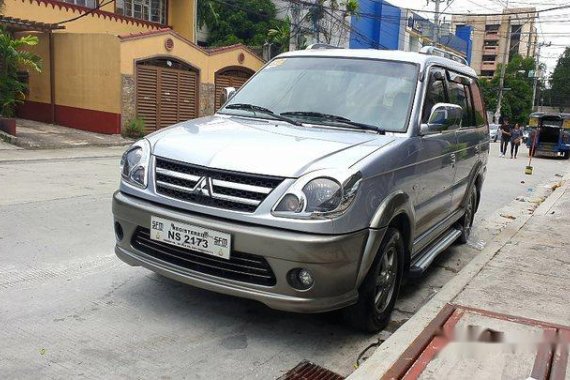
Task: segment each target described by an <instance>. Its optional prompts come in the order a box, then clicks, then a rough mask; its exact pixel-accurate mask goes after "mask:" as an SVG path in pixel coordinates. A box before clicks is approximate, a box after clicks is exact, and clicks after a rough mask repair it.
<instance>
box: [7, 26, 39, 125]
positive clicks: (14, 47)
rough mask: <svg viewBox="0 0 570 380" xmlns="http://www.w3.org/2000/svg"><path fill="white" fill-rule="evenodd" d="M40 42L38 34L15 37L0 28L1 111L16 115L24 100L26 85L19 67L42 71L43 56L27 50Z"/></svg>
mask: <svg viewBox="0 0 570 380" xmlns="http://www.w3.org/2000/svg"><path fill="white" fill-rule="evenodd" d="M38 42H39V40H38V37H36V36H24V37H21V38H17V39H15V38H13V37H12V35H11V34H10V33H8V32H6V31H5V30H2V29H0V113H1V114H2V116H5V117H12V116H14V112H15V108H16V105H17V104H18V103H21V102H23V101H24V98H25V94H24V91H25V90H26V85H25V84H24V83H22V82H21V81H20V79H19V77H18V69H22V68H25V67H29V68H31V69H33V70H36V71H38V72H39V71H41V58H40V57H38V56H37V55H35V54H34V53H32V52H30V51H28V50H25V49H26V48H28V47H30V46H35V45H37V44H38Z"/></svg>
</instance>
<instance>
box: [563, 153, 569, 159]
mask: <svg viewBox="0 0 570 380" xmlns="http://www.w3.org/2000/svg"><path fill="white" fill-rule="evenodd" d="M563 157H564V159H565V160H567V159H569V158H570V151H569V152H564V156H563Z"/></svg>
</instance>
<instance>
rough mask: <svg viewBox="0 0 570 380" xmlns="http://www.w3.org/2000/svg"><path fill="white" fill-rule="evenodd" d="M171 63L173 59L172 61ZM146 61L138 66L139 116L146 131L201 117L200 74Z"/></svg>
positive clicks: (182, 68) (182, 66) (180, 65)
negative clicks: (199, 106) (199, 105)
mask: <svg viewBox="0 0 570 380" xmlns="http://www.w3.org/2000/svg"><path fill="white" fill-rule="evenodd" d="M169 62H171V61H169ZM153 63H155V64H157V65H153V64H149V63H144V64H138V65H137V79H136V91H137V95H136V97H137V115H138V116H139V117H141V118H143V119H144V121H145V129H146V132H152V131H155V130H157V129H160V128H165V127H168V126H170V125H172V124H175V123H177V122H179V121H184V120H188V119H193V118H196V117H198V74H197V73H196V72H195V71H192V70H190V69H189V68H187V69H185V68H184V65H183V64H178V66H179V67H180V68H178V67H177V68H170V67H161V66H158V64H161V62H158V61H157V62H153Z"/></svg>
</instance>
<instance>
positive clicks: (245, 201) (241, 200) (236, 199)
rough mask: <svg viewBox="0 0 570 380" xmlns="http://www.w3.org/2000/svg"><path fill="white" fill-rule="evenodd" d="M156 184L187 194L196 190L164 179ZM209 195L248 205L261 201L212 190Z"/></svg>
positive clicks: (257, 203) (255, 204)
mask: <svg viewBox="0 0 570 380" xmlns="http://www.w3.org/2000/svg"><path fill="white" fill-rule="evenodd" d="M156 184H157V185H159V186H163V187H166V188H169V189H172V190H177V191H182V192H185V193H188V194H197V193H196V192H194V191H193V190H192V189H191V188H189V187H184V186H178V185H173V184H171V183H168V182H164V181H156ZM210 196H211V198H213V199H218V200H222V201H229V202H234V203H241V204H245V205H250V206H258V205H259V204H260V203H261V201H257V200H255V199H247V198H240V197H233V196H231V195H225V194H217V193H214V192H212V193H211V195H210Z"/></svg>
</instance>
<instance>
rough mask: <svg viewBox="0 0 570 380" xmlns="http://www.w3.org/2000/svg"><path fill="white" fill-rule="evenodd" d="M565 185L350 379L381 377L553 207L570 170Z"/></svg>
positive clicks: (492, 246) (508, 230) (505, 233)
mask: <svg viewBox="0 0 570 380" xmlns="http://www.w3.org/2000/svg"><path fill="white" fill-rule="evenodd" d="M562 181H563V182H564V183H563V184H562V186H560V187H558V188H557V189H556V190H554V192H552V193H551V194H550V195H549V196H548V198H546V200H545V201H544V202H543V203H541V204H540V205H539V206H538V207H537V208H536V210H534V212H533V213H531V214H527V215H523V216H521V217H519V218H517V219H516V220H515V221H513V222H512V223H510V224H509V225H507V226H506V227H505V229H504V230H503V231H501V233H499V235H498V236H497V237H495V238H494V239H493V241H492V242H491V243H490V244H489V245H488V246H487V247H485V249H483V251H481V253H480V254H479V255H477V256H476V257H475V258H474V259H473V260H471V262H470V263H469V264H467V265H466V266H465V267H464V268H463V269H462V270H461V271H460V272H459V273H458V275H457V276H455V277H454V278H453V279H452V280H451V281H449V282H448V283H447V284H446V285H445V286H444V287H443V288H442V289H441V290H440V292H439V293H437V294H436V295H435V296H434V297H433V298H432V299H431V300H430V301H429V302H428V303H426V304H425V305H424V306H422V308H421V309H420V310H419V311H418V312H417V313H416V314H415V315H414V316H413V317H412V318H410V320H408V321H407V322H406V323H404V324H403V325H402V326H401V327H400V328H399V329H398V330H397V331H396V332H395V333H394V334H392V335H391V336H390V338H388V339H387V340H386V341H385V342H384V343H383V344H382V345H381V346H380V347H379V348H378V349H377V350H376V351H375V352H374V354H373V355H372V356H371V357H370V358H369V359H368V360H366V361H365V362H364V363H363V364H362V366H360V367H359V368H358V369H357V370H356V371H354V372H353V373H352V374H351V375H350V376H349V377H348V378H347V379H348V380H368V379H379V378H381V377H382V376H383V375H384V374H385V373H386V372H387V371H388V370H389V369H390V368H391V367H392V366H393V365H394V363H395V362H396V361H397V360H398V359H399V358H400V356H401V355H402V354H403V352H404V351H405V350H406V349H407V348H408V347H409V346H410V345H411V344H412V342H413V341H414V340H415V339H416V337H417V336H418V335H419V334H420V333H421V332H422V331H423V330H424V329H425V328H426V327H427V325H428V324H429V323H430V322H431V320H432V319H434V318H435V317H436V316H437V314H438V313H439V312H440V311H441V309H442V308H443V307H444V306H445V305H446V304H447V303H449V302H451V301H452V300H453V299H454V298H455V297H456V296H457V295H459V293H461V291H462V290H463V289H464V288H465V287H466V286H467V285H468V284H469V282H471V280H472V279H473V278H474V277H475V276H476V275H477V274H478V273H479V272H480V271H481V270H482V269H483V268H484V267H485V266H486V265H487V263H489V261H491V260H492V259H493V257H495V255H496V254H497V253H498V252H499V251H500V250H501V249H502V248H503V247H504V246H505V245H506V244H507V243H508V242H509V241H510V240H511V239H512V238H513V237H514V236H515V235H516V234H517V233H518V232H519V231H520V230H521V229H522V228H523V227H524V225H525V224H526V223H527V222H528V221H529V220H530V219H531V218H532V217H533V215H535V214H536V215H544V214H546V213H547V212H548V210H550V208H552V206H553V205H554V203H555V202H556V201H557V200H558V199H559V198H560V197H561V196H562V194H563V193H564V192H565V191H566V190H567V189H568V188H570V173H568V174H566V175H565V176H564V178H563V179H562Z"/></svg>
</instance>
